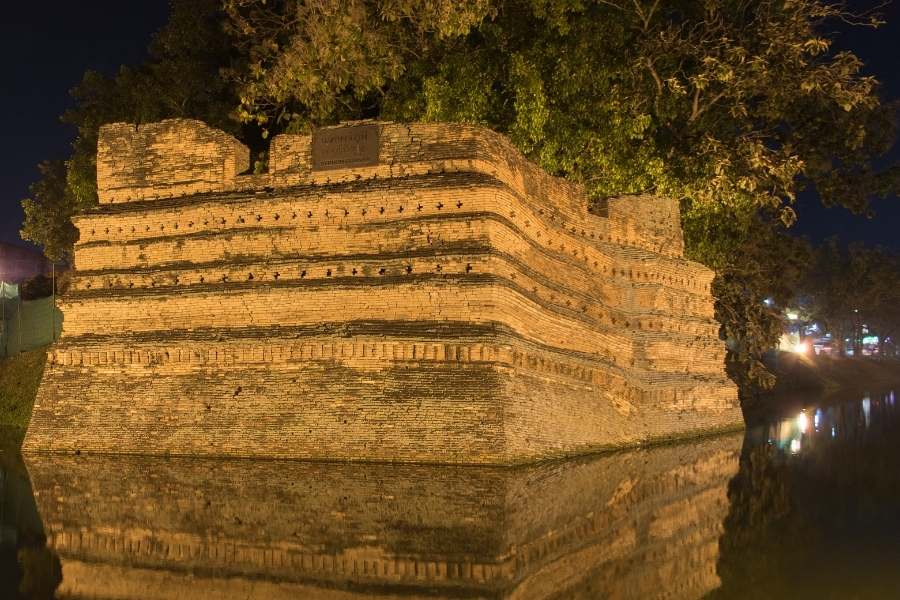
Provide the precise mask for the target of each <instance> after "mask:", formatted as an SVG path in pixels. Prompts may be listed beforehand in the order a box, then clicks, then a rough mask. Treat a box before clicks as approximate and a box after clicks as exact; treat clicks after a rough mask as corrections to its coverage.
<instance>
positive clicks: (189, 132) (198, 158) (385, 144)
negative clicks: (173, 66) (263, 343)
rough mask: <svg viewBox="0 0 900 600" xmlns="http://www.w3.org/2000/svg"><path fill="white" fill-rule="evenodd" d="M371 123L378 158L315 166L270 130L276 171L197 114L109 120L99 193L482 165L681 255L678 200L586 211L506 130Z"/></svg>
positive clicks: (568, 217) (614, 229) (131, 197)
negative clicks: (140, 121) (254, 167)
mask: <svg viewBox="0 0 900 600" xmlns="http://www.w3.org/2000/svg"><path fill="white" fill-rule="evenodd" d="M373 124H374V125H376V126H377V127H378V129H379V132H380V133H379V135H380V140H381V143H380V146H379V154H378V164H376V165H374V166H368V167H353V168H344V169H332V170H327V171H315V170H313V168H312V160H311V146H312V136H310V135H291V134H282V135H279V136H276V137H275V138H274V139H273V140H272V143H271V146H270V150H269V171H270V172H269V173H268V174H262V175H246V174H245V175H241V174H240V173H241V172H242V170H246V169H247V168H248V163H249V159H248V156H249V151H248V150H247V148H246V147H244V146H243V145H241V144H240V143H239V142H237V140H235V139H234V138H232V137H231V136H228V135H227V134H224V133H222V132H220V131H216V130H214V129H211V128H210V127H208V126H207V125H205V124H203V123H202V122H199V121H191V120H187V119H171V120H167V121H161V122H159V123H150V124H146V125H138V126H134V125H129V124H125V123H115V124H110V125H104V126H103V127H101V129H100V142H99V144H98V159H97V162H98V170H97V188H98V195H99V197H100V202H101V204H109V203H118V202H134V201H147V200H151V201H152V200H159V199H164V198H176V197H183V196H187V195H193V194H201V193H210V192H223V191H240V192H243V193H248V192H254V193H255V192H261V191H265V190H270V189H274V190H278V189H281V188H289V187H294V186H298V185H314V186H321V185H328V184H336V183H349V182H366V181H371V180H386V179H397V178H409V177H416V176H422V175H429V174H447V173H470V174H481V175H486V176H488V177H490V178H493V179H495V180H497V181H499V182H500V183H501V184H502V185H503V186H505V187H506V188H508V189H509V190H511V191H513V192H514V193H516V194H518V195H520V196H522V197H525V198H532V199H536V200H537V201H538V203H539V204H540V205H541V208H540V210H541V212H542V213H544V212H545V213H546V215H545V216H546V217H547V220H549V221H550V222H554V223H557V224H558V225H560V226H561V227H563V228H564V229H570V228H574V229H576V230H580V229H587V230H590V231H592V232H594V233H601V234H606V235H608V236H609V237H610V241H612V242H613V243H617V244H626V245H634V246H636V247H642V248H646V249H649V250H652V251H654V252H657V253H660V254H663V255H666V256H681V253H682V250H683V244H682V242H681V223H680V217H679V209H678V203H677V202H676V201H674V200H669V199H664V198H653V200H652V202H648V201H647V200H648V198H647V197H646V196H635V197H631V196H624V197H620V198H615V199H611V200H610V201H609V205H610V206H614V207H615V206H623V207H625V209H624V210H615V209H614V210H611V211H609V213H608V214H607V216H606V217H598V216H596V215H592V214H589V213H588V212H587V210H586V209H587V206H588V197H587V194H586V193H585V191H584V188H583V187H582V186H580V185H579V184H577V183H573V182H570V181H567V180H565V179H561V178H558V177H552V176H550V175H548V174H546V173H545V172H544V171H543V170H542V169H541V168H540V167H538V166H536V165H534V164H532V163H530V162H529V161H528V160H527V159H525V157H523V156H522V155H521V153H519V151H518V150H517V149H516V148H515V147H514V146H513V145H512V144H511V143H510V142H509V140H508V139H507V138H505V137H504V136H502V135H500V134H498V133H495V132H493V131H490V130H488V129H484V128H481V127H474V126H469V125H457V124H446V123H413V124H398V123H387V122H373ZM342 126H343V125H342ZM338 127H341V126H338ZM327 129H328V128H326V130H327ZM631 207H636V208H638V211H639V212H640V213H641V218H639V219H635V218H630V217H629V215H630V216H631V217H633V216H634V215H633V213H632V211H630V210H629V209H630V208H631ZM595 230H599V231H596V232H595Z"/></svg>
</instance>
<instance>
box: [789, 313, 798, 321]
mask: <svg viewBox="0 0 900 600" xmlns="http://www.w3.org/2000/svg"><path fill="white" fill-rule="evenodd" d="M787 318H788V319H789V320H791V321H796V320H797V319H799V318H800V315H798V314H797V313H796V312H794V311H789V312H788V313H787Z"/></svg>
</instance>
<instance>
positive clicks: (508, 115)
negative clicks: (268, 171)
mask: <svg viewBox="0 0 900 600" xmlns="http://www.w3.org/2000/svg"><path fill="white" fill-rule="evenodd" d="M224 6H225V10H226V12H227V13H228V16H229V19H230V21H229V22H230V24H231V31H232V33H233V35H234V36H235V38H236V39H237V40H238V43H239V44H240V45H241V47H242V48H243V49H244V52H243V53H242V56H243V57H244V60H243V62H240V63H238V64H237V65H236V67H235V69H234V70H233V71H232V76H233V77H234V81H235V82H236V84H237V85H238V87H239V89H240V92H239V94H240V98H241V105H240V109H239V112H238V117H239V118H241V119H243V120H245V121H248V122H251V121H252V122H254V123H257V124H258V125H260V126H261V127H264V128H267V129H271V130H273V131H281V130H295V131H302V130H307V129H309V128H310V127H312V126H315V125H319V124H323V123H331V122H334V121H337V120H341V119H347V118H360V117H368V116H375V115H378V116H380V117H382V118H387V119H395V120H401V121H412V120H425V121H460V122H467V123H476V124H481V125H486V126H488V127H491V128H493V129H495V130H498V131H500V132H503V133H505V134H507V135H509V137H510V138H511V139H512V140H513V142H514V143H515V144H516V145H517V146H518V147H519V148H520V149H521V150H522V151H523V152H524V153H525V154H526V155H527V156H529V157H530V158H531V159H532V160H534V161H536V162H538V163H539V164H540V165H542V166H543V167H544V168H545V169H546V170H547V171H548V172H550V173H553V174H556V175H559V176H563V177H567V178H569V179H572V180H575V181H579V182H581V183H583V184H584V185H585V186H586V187H587V189H588V191H589V192H590V194H591V196H592V197H593V198H594V199H602V198H604V197H608V196H612V195H616V194H622V193H631V192H653V193H657V194H660V195H665V196H670V197H674V198H678V199H680V200H681V201H682V206H683V221H684V227H685V233H686V242H687V252H688V255H689V256H690V257H691V258H694V259H696V260H699V261H701V262H703V263H705V264H706V265H708V266H710V267H712V268H714V269H716V271H717V272H718V273H719V278H718V280H717V282H716V294H717V298H718V302H717V308H718V316H719V318H720V320H721V321H722V322H723V324H724V331H725V333H726V335H728V336H729V338H731V340H732V342H733V343H734V348H735V354H734V355H733V357H732V358H735V359H736V360H737V364H739V365H740V366H741V368H740V369H738V371H739V373H736V375H739V376H740V377H744V378H748V379H749V380H754V381H757V382H761V383H770V382H771V378H770V377H768V376H767V374H766V371H765V369H764V368H763V367H762V364H761V363H760V362H759V361H758V358H759V356H760V354H761V352H762V351H763V350H764V349H765V348H767V347H771V345H774V342H775V341H776V340H777V335H776V334H777V332H778V331H779V330H778V328H779V326H780V323H781V319H780V316H779V315H777V314H776V313H775V312H774V311H772V310H770V309H767V308H766V307H765V306H763V305H762V303H761V300H762V299H763V298H765V297H768V296H773V295H782V294H783V293H787V291H786V290H785V286H786V285H787V283H788V282H789V279H788V274H791V275H793V276H797V279H795V280H794V283H796V282H797V280H798V279H799V276H798V273H797V270H798V268H799V267H800V266H802V260H803V256H804V250H803V249H802V248H801V245H798V244H797V243H795V242H794V241H792V240H790V239H789V238H787V237H786V236H784V235H783V226H789V225H790V224H791V223H793V221H794V219H795V213H794V210H793V208H792V204H793V202H794V199H795V197H796V195H797V193H798V192H799V191H800V190H802V189H803V188H805V187H808V186H815V188H816V189H817V190H818V192H819V194H820V195H821V197H822V198H823V200H824V201H825V202H826V203H827V204H841V205H844V206H847V207H849V208H850V209H852V210H854V211H856V212H861V211H864V210H866V208H867V199H868V198H869V197H870V196H871V195H873V194H875V195H884V194H887V193H889V192H891V191H894V190H896V189H897V169H896V167H894V166H889V167H888V168H886V169H883V170H881V171H878V170H876V169H875V168H874V167H873V164H874V162H875V160H876V159H877V158H879V157H880V156H882V155H884V154H885V153H886V152H887V151H888V149H889V148H890V147H891V145H892V143H893V141H894V139H895V124H894V114H895V107H894V106H892V105H887V104H884V103H883V102H882V101H881V100H880V98H879V96H878V82H877V81H876V80H875V79H874V78H873V77H870V76H867V75H864V74H863V73H862V70H861V69H862V63H861V61H860V60H859V58H858V57H856V56H855V55H854V54H852V53H851V52H835V51H833V50H832V40H831V39H830V38H829V35H828V34H827V31H828V30H827V28H828V27H830V26H832V25H834V23H836V22H838V21H841V20H842V21H850V20H853V21H854V22H855V24H857V25H860V26H873V27H874V26H877V25H878V24H879V21H878V20H877V18H876V17H874V16H868V17H865V16H859V15H852V14H850V13H849V12H847V11H846V10H845V9H844V7H843V6H842V5H841V4H837V3H831V2H826V1H820V0H701V1H696V0H669V1H660V0H474V1H470V2H458V3H455V4H454V5H453V7H451V8H448V7H447V5H445V4H444V3H440V2H438V3H433V2H427V1H425V0H391V1H381V2H366V1H363V0H355V1H352V2H345V3H336V2H328V1H327V0H320V1H317V2H271V1H268V0H225V2H224ZM454 7H455V8H454ZM429 8H431V9H432V10H428V9H429Z"/></svg>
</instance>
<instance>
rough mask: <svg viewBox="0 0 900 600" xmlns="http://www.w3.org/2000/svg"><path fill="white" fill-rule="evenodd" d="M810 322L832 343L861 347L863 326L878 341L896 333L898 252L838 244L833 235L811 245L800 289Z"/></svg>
mask: <svg viewBox="0 0 900 600" xmlns="http://www.w3.org/2000/svg"><path fill="white" fill-rule="evenodd" d="M802 296H803V301H804V304H805V307H806V310H807V311H808V312H809V316H810V318H811V319H812V320H815V321H817V322H819V323H820V324H822V326H823V327H824V328H825V329H826V330H827V331H830V332H831V333H832V334H833V336H834V337H835V339H836V340H837V342H838V351H839V352H840V353H843V352H844V350H845V348H844V340H845V339H850V340H851V343H852V344H853V347H854V348H860V347H861V340H862V337H863V326H866V327H867V328H868V330H869V332H870V333H874V334H876V335H878V336H879V338H880V341H881V344H882V347H881V350H882V353H883V351H884V345H883V343H884V340H885V339H886V338H896V336H897V335H898V334H900V256H898V255H897V253H896V252H891V251H889V250H887V249H884V248H878V247H876V248H870V247H867V246H865V245H864V244H861V243H858V242H857V243H853V244H849V245H847V246H843V245H842V244H841V243H840V242H839V240H838V239H837V238H832V239H829V240H827V241H826V242H825V243H824V244H822V246H820V247H818V248H816V250H815V254H814V260H813V261H812V267H811V268H810V269H809V271H808V274H807V277H806V280H805V282H804V285H803V288H802Z"/></svg>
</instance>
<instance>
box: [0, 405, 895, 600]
mask: <svg viewBox="0 0 900 600" xmlns="http://www.w3.org/2000/svg"><path fill="white" fill-rule="evenodd" d="M60 578H61V581H60ZM897 590H900V413H898V407H897V403H896V398H895V395H894V393H893V392H889V393H886V394H875V393H872V394H865V395H860V396H857V397H854V398H850V399H848V400H847V401H845V402H811V403H808V404H807V406H806V408H805V409H803V410H802V411H800V412H798V413H796V414H794V415H791V416H789V417H787V418H779V419H773V420H771V421H770V422H767V423H763V424H761V425H758V426H753V427H750V428H749V429H748V431H747V432H746V435H745V436H744V435H730V436H727V435H726V436H719V437H713V438H707V439H704V440H700V441H694V442H691V443H685V444H672V445H664V446H658V447H655V448H651V449H640V450H631V451H627V452H618V453H613V454H607V455H601V456H594V457H586V458H581V459H577V460H568V461H557V462H551V463H545V464H540V465H534V466H530V467H523V468H514V469H501V468H485V467H446V466H445V467H435V466H424V465H371V464H370V465H359V464H326V463H303V462H279V461H240V460H223V461H217V460H192V459H161V458H146V457H144V458H141V457H91V456H79V457H75V456H46V455H36V456H29V457H27V460H26V461H25V462H24V463H23V462H22V461H21V460H20V459H18V458H16V457H15V456H12V455H10V454H9V453H6V454H2V453H0V598H11V599H15V598H29V599H37V598H40V599H42V600H44V599H49V598H51V597H53V595H54V593H55V595H56V597H59V598H75V597H79V598H97V599H100V598H116V599H138V598H160V599H162V598H166V599H168V598H172V599H174V598H177V599H178V600H185V599H190V598H204V599H216V600H218V599H220V598H221V599H225V598H238V597H239V598H249V599H256V598H259V599H263V598H264V599H267V600H269V599H274V600H279V599H287V598H327V599H329V600H351V599H358V600H367V599H372V598H401V597H402V598H415V597H429V598H516V599H530V598H585V599H588V598H641V599H643V598H700V597H704V596H708V597H713V598H782V597H790V598H845V597H854V598H892V597H900V594H898V593H897Z"/></svg>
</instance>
